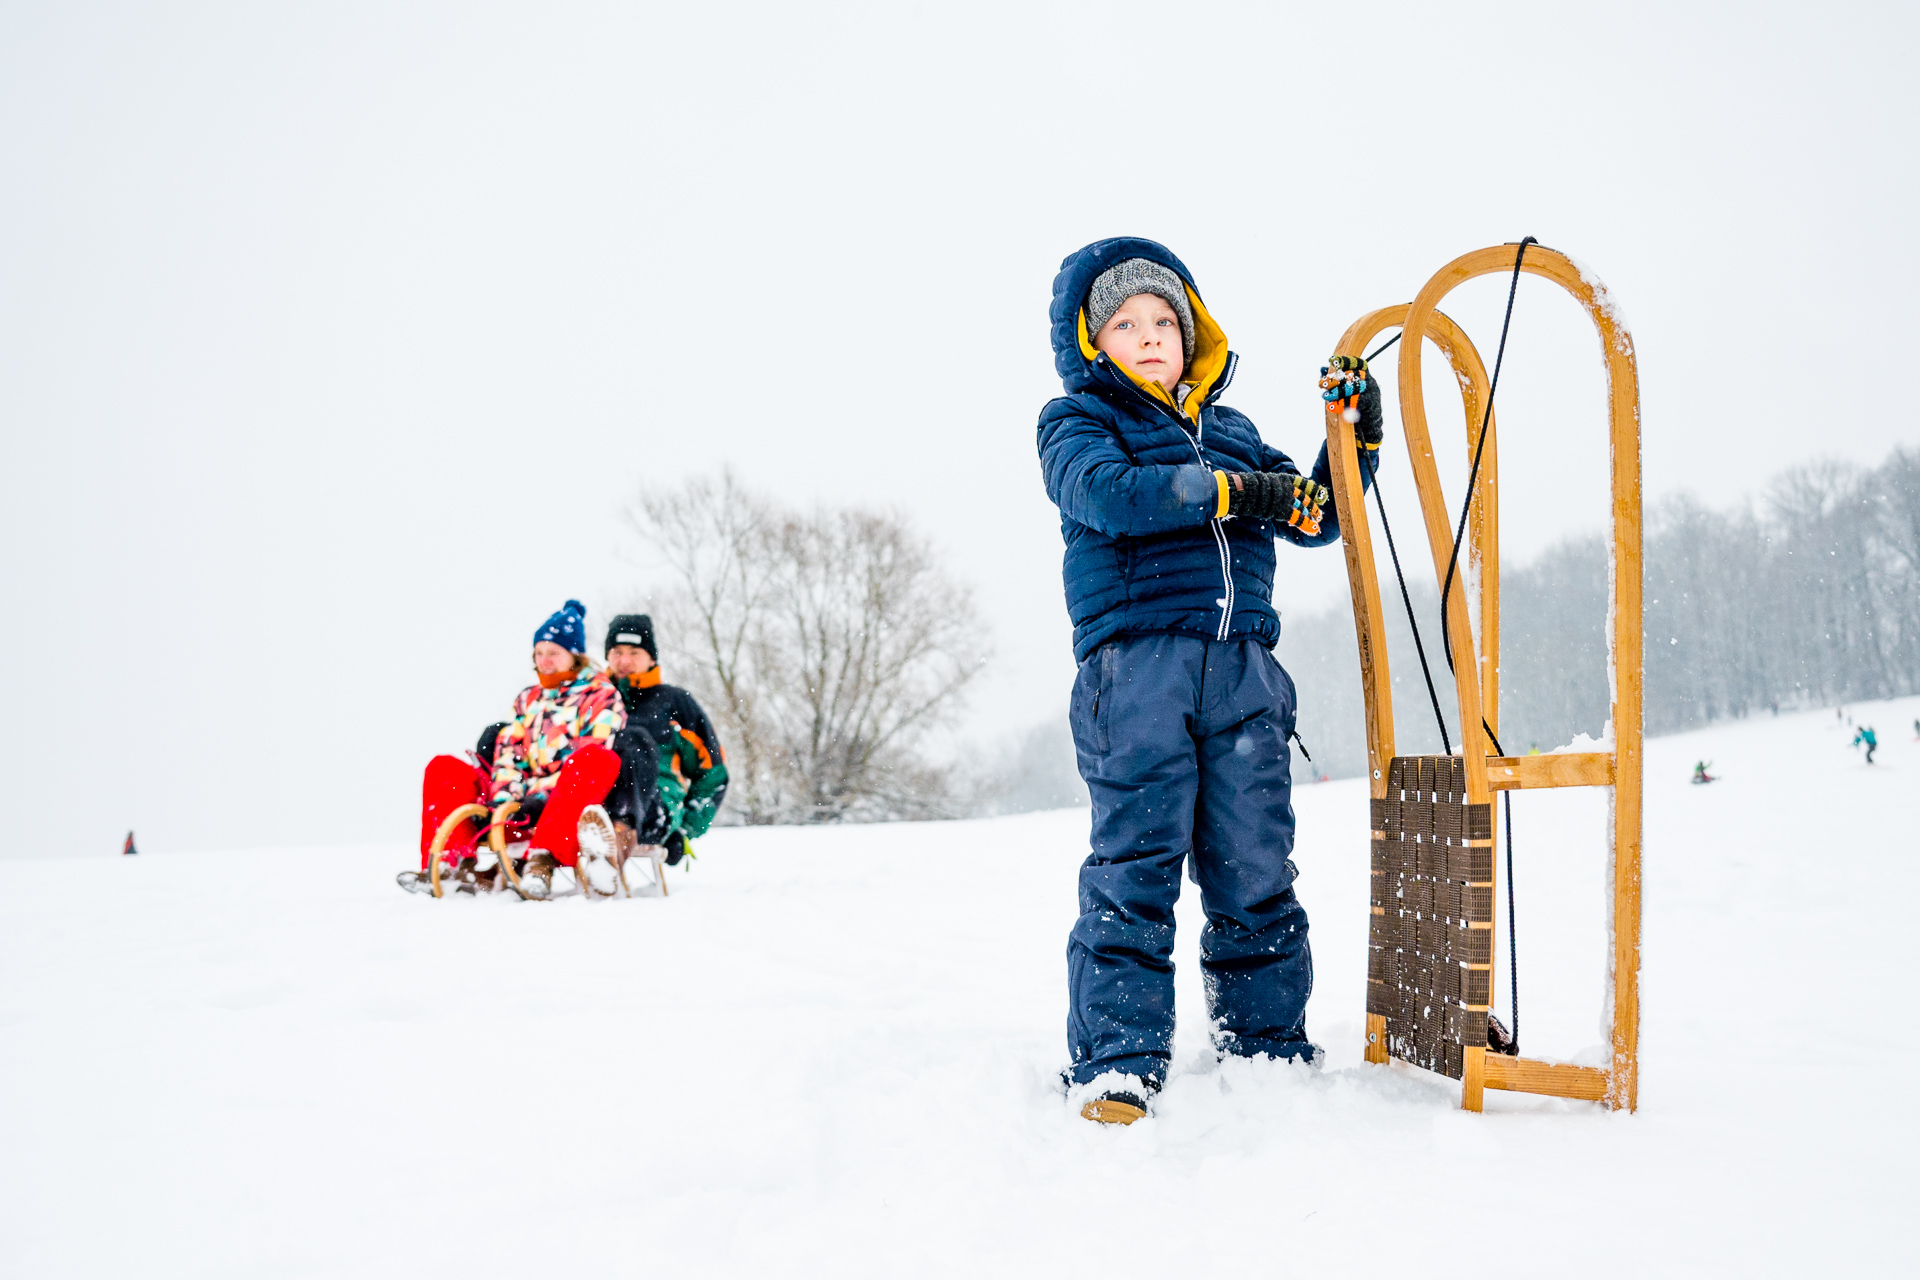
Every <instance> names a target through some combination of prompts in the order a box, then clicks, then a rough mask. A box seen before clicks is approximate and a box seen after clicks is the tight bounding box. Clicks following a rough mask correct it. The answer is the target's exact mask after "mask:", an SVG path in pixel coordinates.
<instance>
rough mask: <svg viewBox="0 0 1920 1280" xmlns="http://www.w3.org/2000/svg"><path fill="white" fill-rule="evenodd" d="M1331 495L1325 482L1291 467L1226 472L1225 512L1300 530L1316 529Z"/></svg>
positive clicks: (1303, 531)
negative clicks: (1322, 483)
mask: <svg viewBox="0 0 1920 1280" xmlns="http://www.w3.org/2000/svg"><path fill="white" fill-rule="evenodd" d="M1332 497H1333V495H1332V494H1330V493H1328V492H1327V488H1326V486H1325V485H1320V484H1315V483H1314V482H1313V481H1312V480H1311V479H1310V478H1309V477H1307V476H1303V475H1300V474H1299V473H1298V472H1293V471H1241V472H1232V473H1229V474H1228V475H1227V514H1228V515H1230V516H1239V517H1242V518H1244V519H1247V520H1272V521H1274V522H1276V523H1279V524H1286V525H1291V526H1292V527H1293V528H1296V529H1298V530H1300V531H1301V532H1302V533H1309V534H1312V533H1319V532H1320V518H1321V514H1322V511H1323V509H1324V508H1325V507H1326V505H1327V503H1328V502H1329V501H1330V500H1331V499H1332Z"/></svg>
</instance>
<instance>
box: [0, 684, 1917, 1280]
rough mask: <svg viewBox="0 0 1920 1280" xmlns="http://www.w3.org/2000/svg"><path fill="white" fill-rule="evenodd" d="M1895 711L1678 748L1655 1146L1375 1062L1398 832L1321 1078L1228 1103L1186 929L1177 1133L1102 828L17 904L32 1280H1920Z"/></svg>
mask: <svg viewBox="0 0 1920 1280" xmlns="http://www.w3.org/2000/svg"><path fill="white" fill-rule="evenodd" d="M1852 710H1853V713H1854V715H1855V716H1856V717H1857V718H1859V719H1861V720H1864V721H1867V722H1870V723H1873V724H1874V725H1875V726H1876V727H1877V728H1878V729H1879V730H1880V734H1881V741H1882V743H1883V746H1882V749H1881V753H1880V758H1879V763H1877V764H1875V765H1874V766H1873V767H1872V768H1868V767H1867V766H1866V765H1865V764H1864V763H1862V761H1861V759H1860V757H1859V755H1858V753H1857V752H1854V751H1850V750H1849V749H1848V748H1847V746H1846V741H1847V736H1848V735H1847V733H1846V732H1843V730H1842V728H1841V727H1840V726H1838V725H1837V724H1836V723H1835V719H1834V714H1833V712H1832V711H1831V710H1828V711H1826V712H1824V713H1809V714H1804V715H1792V716H1781V717H1779V718H1777V719H1773V718H1769V719H1763V720H1756V721H1749V722H1745V723H1736V724H1730V725H1725V726H1720V727H1716V728H1713V729H1710V730H1706V731H1702V732H1699V733H1693V734H1687V735H1684V736H1680V737H1673V738H1666V739H1661V740H1657V741H1655V742H1652V743H1650V744H1649V749H1648V762H1649V769H1648V816H1647V841H1646V845H1647V852H1646V862H1645V875H1646V928H1645V968H1644V975H1643V981H1644V986H1643V991H1644V1004H1643V1010H1644V1021H1643V1038H1642V1054H1643V1074H1642V1084H1641V1109H1640V1111H1639V1113H1638V1114H1636V1115H1610V1114H1608V1113H1606V1112H1604V1111H1601V1110H1599V1109H1598V1108H1596V1107H1593V1106H1589V1105H1586V1104H1573V1103H1563V1102H1556V1101H1551V1100H1546V1099H1539V1098H1530V1097H1522V1096H1517V1095H1507V1094H1499V1093H1489V1094H1488V1109H1487V1112H1486V1114H1484V1115H1470V1114H1466V1113H1463V1112H1461V1111H1460V1110H1459V1109H1458V1106H1457V1098H1458V1091H1457V1088H1456V1086H1454V1085H1453V1084H1452V1083H1451V1082H1447V1081H1443V1080H1441V1079H1439V1078H1438V1077H1435V1076H1431V1075H1427V1074H1424V1073H1421V1072H1417V1071H1414V1070H1412V1069H1410V1068H1406V1067H1402V1066H1399V1065H1392V1066H1385V1067H1370V1066H1366V1065H1363V1064H1362V1063H1361V1062H1360V1060H1359V1041H1360V1028H1361V1007H1362V992H1361V985H1362V979H1363V971H1364V959H1365V957H1364V947H1365V911H1366V888H1365V876H1366V862H1365V849H1366V843H1365V841H1366V829H1365V828H1366V816H1365V815H1366V806H1365V793H1364V791H1363V789H1362V786H1361V784H1360V783H1358V782H1343V783H1331V784H1323V785H1320V786H1309V787H1303V788H1301V789H1300V790H1299V791H1298V792H1297V793H1296V796H1297V801H1298V807H1299V813H1300V832H1301V835H1300V846H1299V850H1298V853H1297V855H1296V860H1297V861H1298V862H1299V864H1300V866H1301V868H1302V872H1303V875H1302V880H1301V885H1300V891H1301V895H1302V898H1303V899H1304V901H1305V902H1306V904H1307V906H1308V909H1309V911H1310V912H1311V913H1312V916H1313V930H1314V935H1313V936H1314V942H1315V956H1316V960H1317V963H1318V974H1319V979H1318V983H1317V985H1316V989H1315V994H1314V997H1313V1004H1312V1008H1311V1011H1310V1016H1309V1030H1310V1031H1311V1032H1312V1034H1313V1035H1314V1037H1315V1039H1316V1040H1318V1041H1319V1042H1320V1043H1322V1044H1323V1045H1324V1046H1325V1047H1326V1050H1327V1057H1326V1063H1325V1066H1324V1068H1323V1069H1321V1070H1318V1071H1315V1070H1311V1069H1308V1068H1305V1067H1299V1066H1291V1065H1277V1064H1271V1063H1248V1062H1241V1061H1234V1062H1230V1063H1228V1064H1226V1065H1224V1066H1222V1065H1216V1064H1214V1063H1213V1062H1212V1061H1211V1060H1210V1057H1209V1055H1208V1054H1207V1053H1206V1052H1205V1049H1204V1044H1205V1042H1204V1036H1203V1030H1204V1028H1203V1027H1202V1025H1201V1015H1200V1012H1199V1011H1200V1008H1201V1005H1200V992H1199V990H1198V983H1197V979H1196V976H1195V974H1196V970H1195V966H1194V964H1193V963H1192V959H1193V948H1194V939H1195V924H1196V920H1195V916H1196V914H1197V904H1196V903H1195V902H1193V901H1192V900H1191V898H1192V893H1191V891H1189V900H1187V901H1183V903H1182V926H1181V928H1182V933H1181V941H1180V963H1181V968H1180V980H1181V983H1182V987H1181V992H1180V998H1181V1001H1182V1006H1181V1008H1182V1016H1183V1018H1184V1019H1185V1021H1184V1022H1183V1023H1182V1027H1181V1033H1180V1045H1179V1054H1178V1059H1177V1062H1176V1066H1175V1071H1174V1074H1173V1077H1172V1079H1171V1081H1170V1084H1169V1088H1168V1090H1167V1092H1166V1093H1165V1094H1164V1095H1163V1096H1162V1098H1161V1099H1160V1101H1159V1103H1158V1104H1157V1115H1156V1117H1155V1118H1154V1119H1153V1120H1151V1121H1150V1122H1147V1123H1142V1124H1138V1125H1135V1126H1133V1127H1132V1128H1130V1129H1107V1128H1100V1127H1096V1126H1094V1125H1091V1124H1088V1123H1086V1122H1084V1121H1081V1120H1079V1119H1077V1118H1076V1117H1075V1116H1074V1115H1073V1113H1072V1112H1071V1111H1070V1109H1069V1108H1068V1107H1067V1106H1066V1105H1065V1104H1064V1102H1063V1100H1062V1097H1061V1095H1060V1093H1059V1092H1058V1091H1057V1087H1056V1085H1055V1082H1054V1080H1055V1071H1056V1070H1057V1068H1058V1067H1059V1065H1060V1063H1061V1060H1062V1056H1063V1053H1064V1049H1063V1022H1064V1018H1065V1009H1064V995H1063V985H1064V968H1065V964H1064V959H1063V949H1064V946H1065V941H1066V933H1067V928H1068V925H1069V924H1070V922H1071V918H1072V914H1073V901H1074V899H1073V884H1074V871H1075V867H1076V865H1077V863H1078V861H1079V859H1080V857H1081V854H1082V852H1083V849H1084V841H1085V824H1086V817H1085V814H1084V812H1073V811H1069V812H1059V813H1044V814H1033V815H1028V816H1023V817H1018V818H1006V819H996V820H992V821H982V822H964V823H948V824H936V825H915V826H887V827H865V828H861V827H853V828H834V829H823V830H811V829H810V830H791V829H773V830H755V831H743V830H730V831H723V832H719V833H716V834H715V835H713V836H711V837H710V838H709V839H707V840H705V841H703V842H702V844H701V848H700V854H701V857H700V861H699V863H698V865H697V866H696V867H695V868H693V869H692V870H691V871H690V872H688V873H686V874H679V873H675V874H674V879H673V881H672V888H673V891H674V892H673V897H672V898H670V899H667V900H664V901H663V900H660V899H657V898H643V899H639V900H635V901H630V902H613V903H600V904H587V903H583V902H579V901H573V902H558V903H549V904H533V903H519V902H509V901H505V900H501V899H490V900H479V901H474V900H460V901H448V902H433V901H431V900H428V899H425V898H419V897H410V896H407V895H405V894H402V893H400V892H399V891H398V890H397V889H396V888H394V886H393V883H392V874H393V872H394V871H395V870H398V869H399V868H400V867H401V866H402V865H405V863H406V862H407V858H408V855H407V852H406V850H405V849H404V848H403V847H401V846H391V847H379V848H351V849H302V850H292V849H281V850H267V851H261V852H256V853H221V854H202V855H176V856H142V857H140V858H137V859H120V860H113V861H100V862H89V863H77V862H72V861H64V860H47V861H31V860H28V861H21V862H11V863H9V864H7V884H8V888H9V892H8V893H7V894H6V895H5V897H4V898H0V964H3V965H4V970H3V971H4V973H5V977H6V981H5V985H4V989H3V990H0V1100H3V1101H0V1274H4V1275H6V1276H10V1277H11V1276H17V1277H45V1276H142V1277H156V1276H176V1275H178V1276H244V1277H260V1276H339V1277H376V1276H447V1277H456V1276H457V1277H472V1276H482V1275H485V1276H496V1275H497V1276H570V1277H573V1276H578V1277H590V1276H616V1275H617V1276H625V1275H634V1276H650V1275H662V1276H716V1275H753V1276H765V1275H833V1276H919V1275H966V1276H977V1275H985V1274H1012V1275H1044V1276H1067V1275H1077V1276H1136V1275H1174V1274H1195V1273H1196V1267H1197V1266H1198V1267H1200V1268H1203V1269H1202V1270H1200V1271H1199V1272H1198V1274H1211V1273H1212V1272H1211V1266H1210V1264H1222V1263H1235V1264H1240V1265H1241V1266H1243V1267H1245V1268H1246V1271H1245V1272H1244V1274H1250V1275H1262V1276H1266V1275H1302V1276H1327V1275H1344V1274H1355V1273H1358V1272H1359V1271H1361V1270H1362V1269H1375V1268H1379V1269H1384V1270H1385V1271H1387V1272H1391V1273H1402V1272H1405V1273H1410V1274H1421V1275H1453V1274H1469V1273H1476V1272H1484V1273H1493V1274H1514V1275H1530V1274H1553V1275H1602V1274H1604V1275H1610V1276H1612V1275H1630V1274H1650V1275H1662V1276H1665V1275H1741V1276H1749V1275H1759V1274H1802V1275H1804V1274H1820V1275H1894V1274H1907V1275H1911V1274H1915V1273H1916V1269H1917V1268H1920V1254H1917V1251H1916V1247H1915V1244H1914V1242H1913V1235H1912V1231H1911V1226H1910V1224H1911V1221H1912V1220H1911V1219H1909V1218H1908V1217H1907V1214H1909V1213H1911V1212H1912V1203H1913V1200H1914V1197H1915V1193H1916V1192H1917V1191H1920V1181H1917V1180H1916V1177H1915V1157H1914V1154H1913V1151H1914V1143H1915V1140H1916V1138H1920V1126H1917V1125H1916V1103H1915V1094H1916V1089H1917V1088H1920V1080H1916V1078H1915V1077H1916V1073H1915V1070H1914V1062H1915V1049H1916V1047H1917V1046H1916V1042H1917V1040H1920V1033H1917V1032H1916V1029H1915V1020H1914V1019H1913V1018H1912V1017H1911V1016H1909V1012H1908V1010H1907V1008H1906V998H1905V997H1904V996H1902V995H1901V992H1902V991H1904V990H1905V989H1906V987H1907V985H1908V982H1907V970H1908V961H1909V957H1908V955H1907V952H1908V951H1909V950H1910V948H1911V945H1912V942H1913V940H1914V938H1915V936H1916V934H1915V930H1914V928H1913V926H1912V924H1911V923H1910V922H1909V920H1908V917H1907V913H1906V910H1905V908H1903V907H1902V906H1901V905H1900V903H1901V902H1902V901H1903V899H1901V898H1900V896H1899V895H1900V893H1901V892H1902V891H1903V890H1902V886H1904V885H1906V884H1908V883H1910V882H1911V881H1912V879H1913V877H1914V875H1915V871H1914V867H1915V860H1916V855H1917V854H1920V848H1917V847H1916V837H1915V834H1914V828H1913V825H1912V815H1913V813H1914V809H1915V801H1916V799H1920V744H1916V743H1915V742H1914V741H1913V737H1914V734H1913V730H1912V727H1911V726H1912V721H1913V720H1914V718H1915V717H1916V716H1920V699H1906V700H1903V701H1901V702H1897V703H1891V704H1874V705H1872V706H1860V707H1855V708H1852ZM1700 758H1706V759H1711V760H1712V761H1713V762H1714V770H1715V772H1716V773H1720V774H1721V775H1722V776H1723V781H1721V782H1719V783H1717V784H1715V785H1714V786H1711V787H1693V786H1689V785H1688V783H1687V776H1688V773H1689V771H1690V770H1691V767H1692V765H1693V762H1694V761H1695V760H1696V759H1700ZM1604 806H1605V802H1604V794H1603V793H1599V792H1558V793H1528V794H1526V795H1523V796H1521V797H1519V798H1518V799H1517V801H1516V803H1515V814H1514V816H1515V828H1516V834H1517V841H1518V875H1517V879H1518V883H1519V894H1520V899H1519V906H1520V914H1521V934H1520V958H1521V965H1522V968H1521V984H1522V986H1521V995H1522V1001H1521V1012H1522V1027H1521V1031H1522V1041H1523V1047H1524V1048H1525V1049H1526V1051H1527V1052H1528V1054H1529V1056H1538V1057H1560V1058H1573V1057H1576V1056H1581V1055H1582V1054H1583V1052H1591V1051H1592V1050H1593V1049H1594V1047H1596V1046H1598V1045H1599V1044H1600V1043H1601V1041H1602V1040H1603V1038H1604V1037H1603V1035H1602V1033H1601V1031H1600V1029H1599V1007H1600V999H1601V983H1600V973H1601V968H1602V964H1603V960H1604V945H1605V944H1604V933H1603V925H1602V921H1601V916H1600V910H1601V905H1600V904H1601V897H1600V887H1601V877H1602V864H1601V858H1602V852H1601V831H1602V823H1603V821H1604ZM298 833H299V821H298V817H297V815H290V816H289V820H288V823H287V826H286V829H285V830H284V831H281V832H276V833H273V835H272V837H270V839H271V840H272V841H274V842H280V843H284V842H285V841H287V840H295V839H297V838H298ZM1501 938H1502V946H1503V947H1504V941H1505V933H1504V929H1503V930H1502V933H1501ZM1501 976H1502V981H1501V989H1500V994H1499V996H1498V1000H1499V1004H1500V1007H1501V1010H1502V1013H1503V1016H1504V1013H1505V1010H1506V1005H1507V995H1506V991H1505V962H1504V958H1503V959H1502V962H1501ZM1901 1222H1907V1223H1909V1226H1906V1227H1903V1226H1900V1225H1899V1224H1900V1223H1901ZM1236 1274H1238V1273H1236Z"/></svg>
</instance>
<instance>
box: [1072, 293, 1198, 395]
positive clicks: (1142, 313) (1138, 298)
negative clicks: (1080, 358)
mask: <svg viewBox="0 0 1920 1280" xmlns="http://www.w3.org/2000/svg"><path fill="white" fill-rule="evenodd" d="M1093 345H1094V347H1095V348H1096V349H1097V350H1099V351H1100V352H1101V353H1102V354H1104V355H1105V356H1106V357H1107V358H1108V359H1109V360H1117V361H1119V362H1120V363H1121V364H1123V365H1125V366H1127V368H1129V369H1131V370H1133V371H1134V373H1136V374H1138V375H1139V376H1140V377H1142V378H1146V379H1148V380H1149V381H1152V382H1157V383H1159V384H1160V385H1161V386H1163V387H1165V388H1166V389H1167V390H1168V391H1172V390H1173V389H1174V387H1176V386H1178V385H1179V383H1180V375H1181V374H1182V373H1184V372H1186V367H1187V361H1186V348H1185V346H1184V345H1183V344H1182V342H1181V338H1180V317H1179V315H1178V314H1177V313H1175V311H1174V309H1173V308H1172V307H1170V306H1168V305H1167V300H1166V299H1165V298H1162V297H1160V296H1159V295H1158V294H1152V293H1136V294H1134V295H1133V296H1132V297H1131V298H1128V299H1127V300H1126V301H1125V302H1123V303H1121V304H1120V309H1119V310H1118V311H1116V312H1114V313H1113V319H1111V320H1109V321H1107V323H1106V324H1105V325H1104V326H1102V327H1101V330H1100V332H1099V333H1097V334H1095V335H1094V338H1093Z"/></svg>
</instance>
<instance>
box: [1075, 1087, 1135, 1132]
mask: <svg viewBox="0 0 1920 1280" xmlns="http://www.w3.org/2000/svg"><path fill="white" fill-rule="evenodd" d="M1146 1115H1147V1100H1146V1099H1145V1098H1143V1097H1141V1096H1140V1095H1139V1094H1137V1093H1127V1092H1124V1091H1122V1090H1119V1089H1110V1090H1108V1091H1107V1092H1106V1093H1103V1094H1101V1095H1100V1096H1099V1097H1097V1098H1095V1099H1093V1100H1092V1101H1091V1102H1089V1103H1087V1105H1086V1106H1084V1107H1082V1108H1080V1118H1081V1119H1082V1120H1092V1121H1095V1122H1096V1123H1099V1124H1132V1123H1133V1122H1134V1121H1135V1120H1144V1119H1146Z"/></svg>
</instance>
